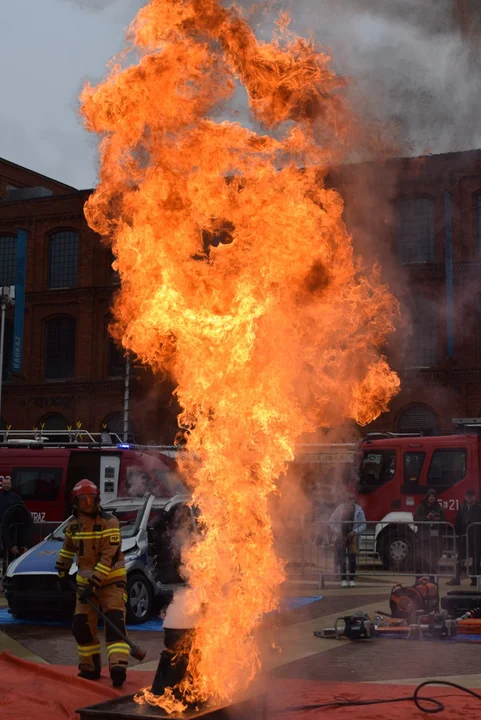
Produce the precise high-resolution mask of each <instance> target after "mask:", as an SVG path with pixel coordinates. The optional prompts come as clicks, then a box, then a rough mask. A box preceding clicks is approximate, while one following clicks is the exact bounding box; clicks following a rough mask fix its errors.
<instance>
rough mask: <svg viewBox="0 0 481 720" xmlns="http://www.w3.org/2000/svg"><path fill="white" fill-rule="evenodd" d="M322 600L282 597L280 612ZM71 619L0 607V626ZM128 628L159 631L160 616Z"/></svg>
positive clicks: (56, 624)
mask: <svg viewBox="0 0 481 720" xmlns="http://www.w3.org/2000/svg"><path fill="white" fill-rule="evenodd" d="M318 600H322V595H316V596H315V597H292V598H284V599H283V600H282V602H281V608H280V609H281V612H282V611H284V612H285V611H286V610H296V609H297V608H301V607H305V606H306V605H310V604H311V603H313V602H317V601H318ZM71 624H72V623H71V621H69V620H68V619H64V620H55V619H53V618H34V617H32V618H15V617H13V615H11V614H10V613H9V611H8V608H0V626H2V625H49V626H52V627H70V626H71ZM127 629H128V630H143V631H146V632H160V631H162V630H163V624H162V620H161V619H160V618H152V620H148V621H147V622H145V623H142V624H141V625H127Z"/></svg>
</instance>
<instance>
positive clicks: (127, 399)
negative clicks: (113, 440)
mask: <svg viewBox="0 0 481 720" xmlns="http://www.w3.org/2000/svg"><path fill="white" fill-rule="evenodd" d="M129 404H130V352H129V351H128V350H127V352H126V353H125V381H124V435H123V438H122V439H123V441H124V443H126V442H128V441H129Z"/></svg>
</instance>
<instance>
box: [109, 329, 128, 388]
mask: <svg viewBox="0 0 481 720" xmlns="http://www.w3.org/2000/svg"><path fill="white" fill-rule="evenodd" d="M125 372H126V362H125V350H124V349H123V347H120V346H119V345H117V343H116V342H115V341H114V340H113V338H111V337H109V345H108V358H107V375H108V377H111V378H123V377H125Z"/></svg>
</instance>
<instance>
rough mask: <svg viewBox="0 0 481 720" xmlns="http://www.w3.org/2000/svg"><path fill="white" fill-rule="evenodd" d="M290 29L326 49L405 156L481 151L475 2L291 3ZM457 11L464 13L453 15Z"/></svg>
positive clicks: (479, 28)
mask: <svg viewBox="0 0 481 720" xmlns="http://www.w3.org/2000/svg"><path fill="white" fill-rule="evenodd" d="M283 6H284V7H285V8H286V9H290V11H291V14H292V17H293V21H294V23H293V29H294V30H295V32H296V33H298V34H301V35H305V34H307V33H309V31H311V32H312V34H313V35H314V36H315V38H316V39H317V40H318V41H320V42H321V43H322V44H323V45H324V46H327V47H330V48H331V49H332V57H333V66H334V68H335V69H336V70H337V71H338V72H340V73H341V74H343V75H347V76H350V77H351V78H352V87H351V95H352V97H353V99H354V100H355V103H356V106H357V107H359V108H360V109H361V110H362V111H363V112H364V113H365V114H366V115H368V116H369V115H370V116H373V117H374V118H375V119H378V120H381V121H384V122H385V121H388V122H390V123H392V124H393V125H394V126H395V130H396V132H397V135H398V140H399V141H400V143H401V149H402V151H403V153H405V154H413V155H418V154H423V153H426V152H432V153H440V152H451V151H457V150H467V149H471V148H473V147H479V146H480V145H481V126H480V123H479V116H480V109H481V108H480V105H481V74H480V73H479V70H478V68H479V63H478V57H479V51H480V49H481V43H480V37H481V4H480V3H479V2H473V0H435V2H419V1H418V0H389V2H386V0H342V2H339V0H295V2H294V0H292V2H286V3H283ZM462 8H465V12H461V9H462Z"/></svg>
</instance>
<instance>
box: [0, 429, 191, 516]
mask: <svg viewBox="0 0 481 720" xmlns="http://www.w3.org/2000/svg"><path fill="white" fill-rule="evenodd" d="M174 455H175V450H174V449H173V448H168V447H159V448H149V447H139V446H135V445H132V446H131V445H129V444H126V443H123V442H122V441H121V440H120V438H119V437H118V436H117V435H114V434H113V433H90V432H88V431H84V430H81V431H79V430H75V431H67V430H57V431H51V430H49V431H48V436H43V435H42V433H41V432H39V431H25V430H17V431H8V432H7V431H5V432H1V433H0V488H1V485H2V482H3V479H4V478H6V477H9V478H11V480H12V485H13V489H14V490H15V492H18V493H19V494H20V496H21V497H22V499H23V500H24V502H25V505H26V506H27V508H28V509H29V510H30V512H31V514H32V519H33V521H34V522H50V521H52V522H59V521H62V520H64V519H65V518H66V517H68V515H69V514H70V509H71V508H70V494H71V490H72V488H73V486H74V485H75V484H76V483H77V482H78V481H79V480H81V479H82V478H84V477H87V478H89V479H90V480H92V481H93V482H95V484H96V485H98V487H99V488H100V495H101V500H102V502H105V501H107V500H110V499H111V498H115V497H117V496H120V497H122V496H123V497H139V496H143V495H144V493H145V492H151V493H153V494H154V495H155V496H157V497H169V496H173V495H175V494H176V493H177V492H180V491H182V484H181V482H180V480H179V478H178V476H177V474H176V472H175V460H174Z"/></svg>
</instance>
